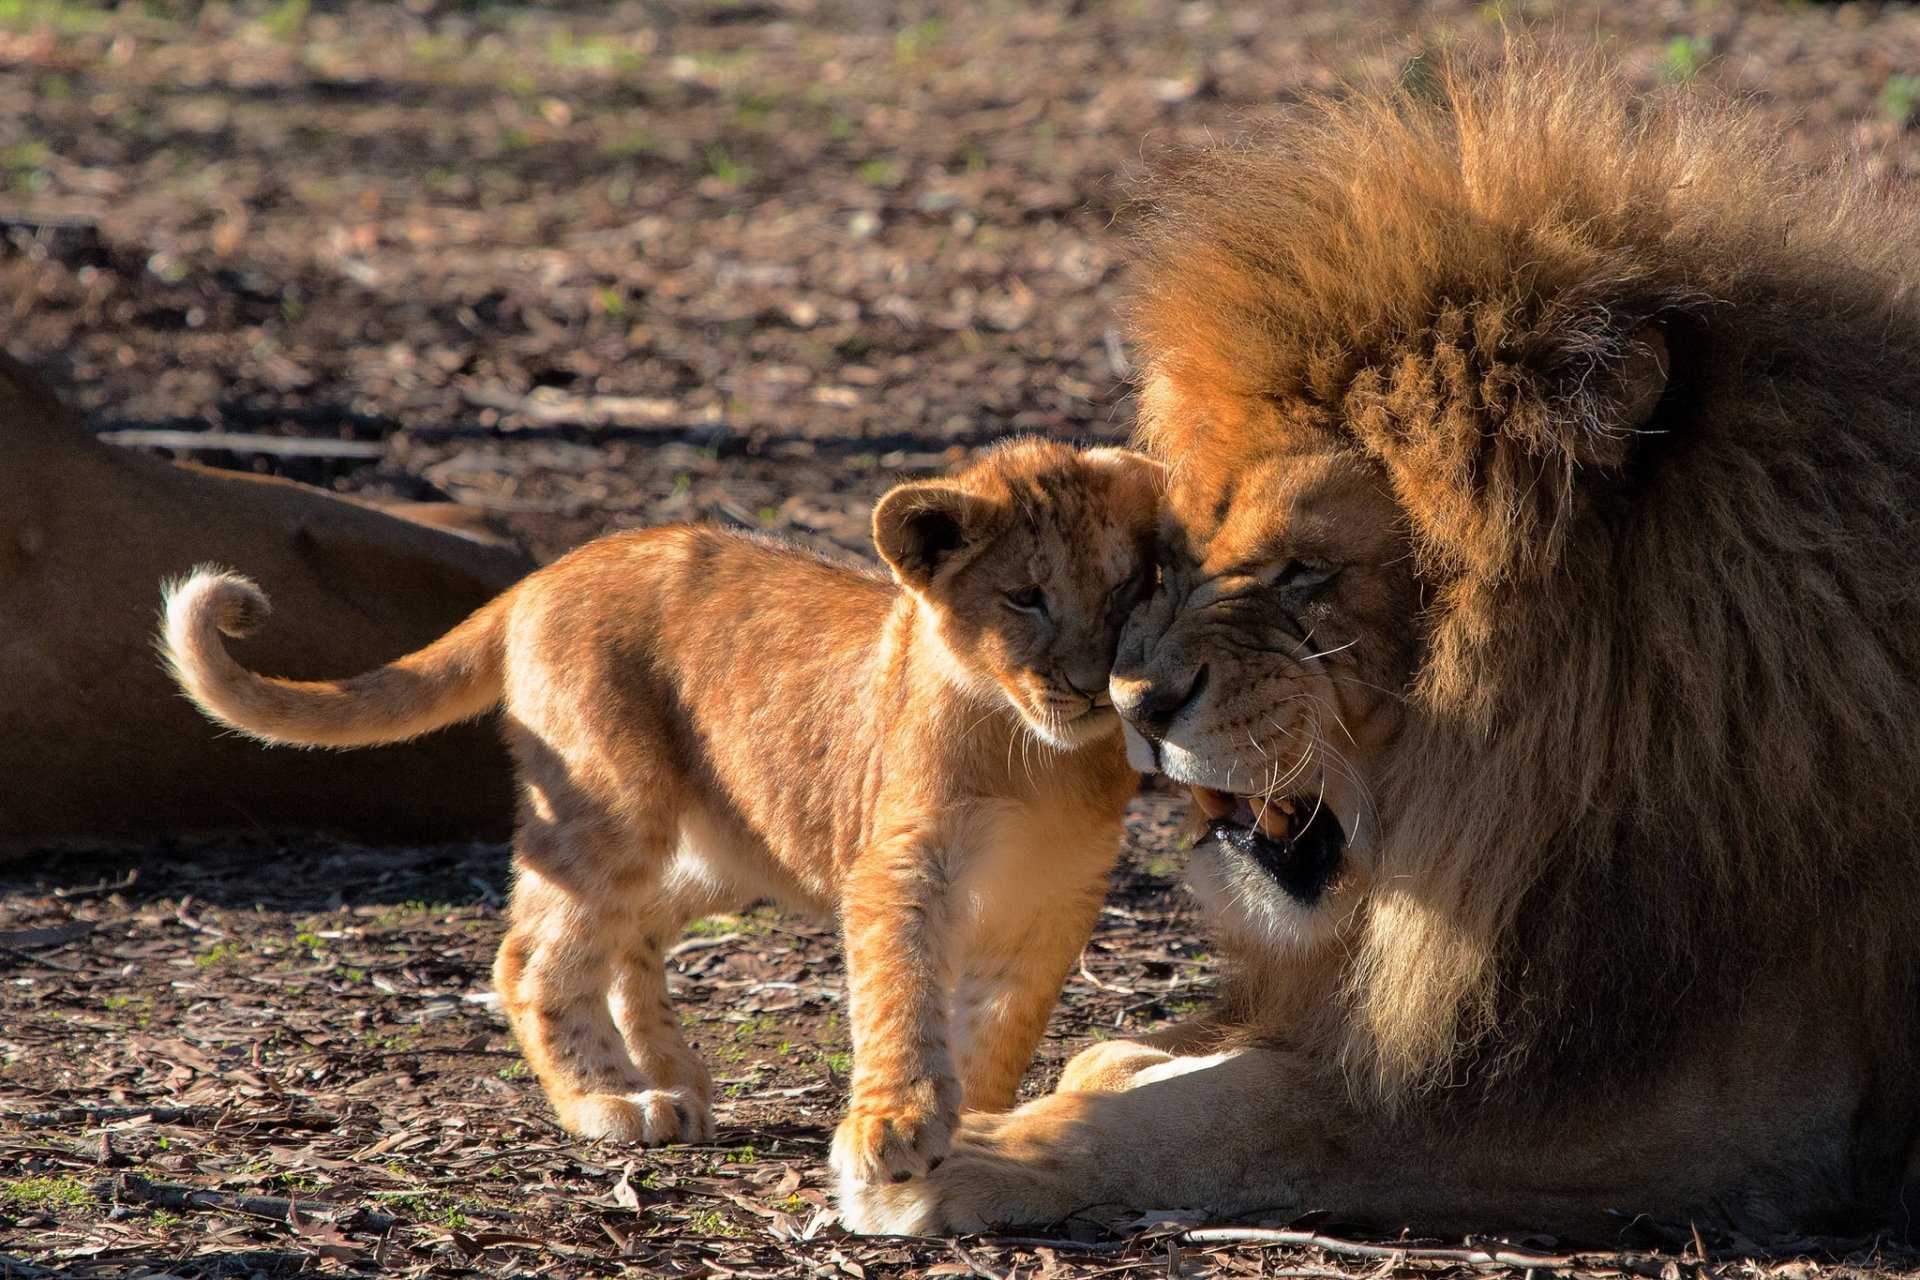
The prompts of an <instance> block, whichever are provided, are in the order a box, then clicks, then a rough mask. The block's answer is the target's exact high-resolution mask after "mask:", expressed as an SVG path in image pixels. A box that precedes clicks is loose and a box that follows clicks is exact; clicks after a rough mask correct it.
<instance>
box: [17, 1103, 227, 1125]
mask: <svg viewBox="0 0 1920 1280" xmlns="http://www.w3.org/2000/svg"><path fill="white" fill-rule="evenodd" d="M221 1110H222V1108H219V1107H84V1106H82V1107H60V1108H58V1109H57V1110H54V1111H29V1112H27V1113H26V1114H24V1115H8V1114H5V1113H0V1124H11V1125H19V1126H20V1127H21V1128H23V1129H47V1128H52V1127H54V1126H57V1125H67V1124H73V1123H75V1122H76V1121H82V1120H84V1121H87V1122H89V1123H96V1124H97V1123H102V1122H108V1121H114V1120H141V1119H146V1120H152V1121H153V1122H154V1123H155V1124H198V1123H200V1122H201V1121H204V1120H210V1119H212V1118H214V1117H215V1116H217V1115H219V1114H220V1112H221Z"/></svg>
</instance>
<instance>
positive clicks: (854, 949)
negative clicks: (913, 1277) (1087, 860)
mask: <svg viewBox="0 0 1920 1280" xmlns="http://www.w3.org/2000/svg"><path fill="white" fill-rule="evenodd" d="M944 863H945V858H944V854H943V852H942V850H941V849H940V848H939V846H938V845H937V843H936V842H935V841H933V840H932V839H930V838H928V837H927V836H926V835H924V834H922V833H917V832H916V833H908V834H902V835H899V836H896V837H894V838H892V839H890V840H886V841H882V842H879V843H876V844H875V845H873V846H871V847H870V848H869V849H868V850H867V851H866V852H865V853H863V854H862V855H861V856H860V858H859V860H858V861H856V862H855V864H854V865H853V867H852V869H851V870H850V871H849V873H848V876H847V879H846V882H845V884H844V885H843V886H842V888H841V908H840V909H841V919H842V925H843V931H844V933H845V935H846V952H847V997H848V1004H849V1007H850V1021H851V1024H852V1031H853V1087H852V1098H851V1100H850V1101H849V1103H848V1107H847V1116H846V1119H845V1120H843V1121H841V1123H840V1127H839V1129H838V1130H837V1131H836V1132H835V1134H834V1136H833V1168H834V1171H835V1172H836V1173H837V1174H838V1175H839V1177H840V1182H841V1186H842V1187H843V1188H848V1187H857V1186H866V1185H871V1184H875V1183H887V1182H905V1181H906V1180H908V1179H909V1178H912V1177H914V1176H915V1175H917V1174H925V1173H927V1172H928V1171H929V1170H931V1169H933V1168H935V1167H936V1166H938V1165H939V1163H940V1161H941V1159H942V1158H943V1157H944V1156H945V1155H946V1153H947V1148H948V1147H949V1146H950V1145H951V1143H952V1140H953V1130H954V1126H955V1125H956V1124H957V1123H958V1121H959V1116H960V1085H959V1081H958V1080H957V1079H956V1078H955V1075H954V1070H953V1059H952V1054H951V1052H950V1050H949V1047H948V1028H947V995H946V993H947V988H948V985H949V983H948V968H949V965H948V959H947V952H948V949H949V937H948V934H949V932H950V928H949V921H948V912H947V909H946V903H945V900H944V899H945V891H946V884H947V880H946V873H945V866H944Z"/></svg>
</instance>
